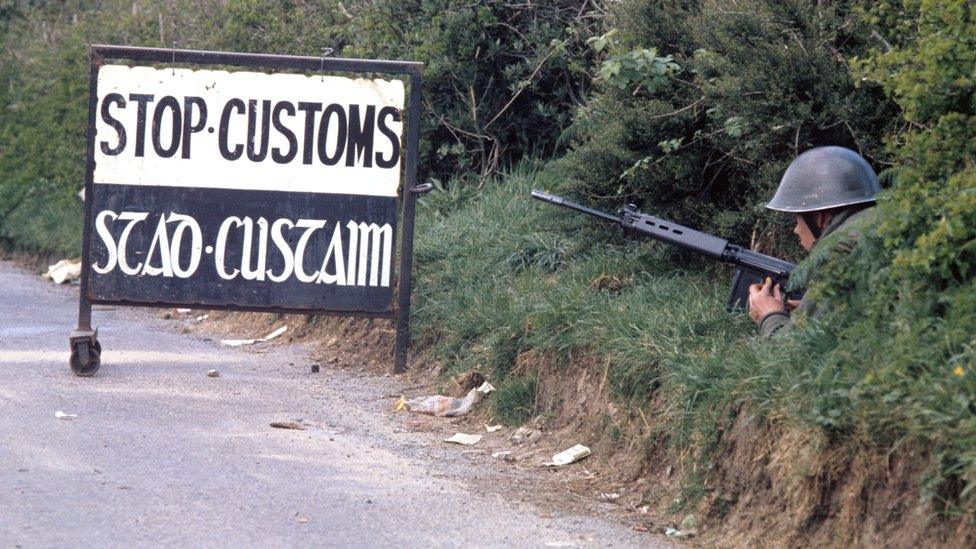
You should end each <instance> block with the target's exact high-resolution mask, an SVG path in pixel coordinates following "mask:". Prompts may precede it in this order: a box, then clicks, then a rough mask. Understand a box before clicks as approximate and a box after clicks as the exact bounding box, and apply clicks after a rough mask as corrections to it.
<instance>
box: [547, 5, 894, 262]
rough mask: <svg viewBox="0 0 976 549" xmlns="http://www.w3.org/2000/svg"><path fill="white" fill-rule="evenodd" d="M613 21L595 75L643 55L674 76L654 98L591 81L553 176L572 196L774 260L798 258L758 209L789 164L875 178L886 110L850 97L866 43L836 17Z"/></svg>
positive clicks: (856, 27)
mask: <svg viewBox="0 0 976 549" xmlns="http://www.w3.org/2000/svg"><path fill="white" fill-rule="evenodd" d="M611 10H612V11H611V15H610V16H609V17H608V19H607V26H608V28H609V29H610V34H609V35H608V36H607V37H606V38H605V39H604V40H603V41H599V42H596V41H594V45H595V46H598V47H600V46H602V47H603V50H602V51H603V56H604V57H603V58H602V60H603V63H604V69H605V68H606V64H607V63H613V62H617V61H616V60H617V59H619V58H620V57H621V56H625V57H626V56H630V57H633V56H634V55H635V53H637V54H640V53H641V52H645V51H648V50H647V48H655V49H656V51H655V54H656V55H657V56H664V57H662V59H663V60H667V61H670V62H671V63H673V64H674V65H676V67H674V66H673V65H672V69H671V70H674V71H676V72H675V74H673V75H671V76H669V77H667V78H666V81H664V82H660V83H658V85H656V86H654V87H653V89H652V88H649V87H648V86H646V85H644V84H641V83H640V81H639V79H634V78H631V80H632V81H631V82H629V83H628V85H622V84H624V83H627V82H626V79H624V81H622V79H621V78H620V75H616V76H612V77H607V75H606V74H604V75H603V76H604V77H603V78H602V80H601V81H600V83H601V86H600V87H599V90H598V92H597V93H596V94H595V95H594V97H593V99H592V101H590V102H589V103H588V104H587V105H586V107H585V109H584V110H583V112H582V116H581V117H580V118H579V119H578V121H577V122H576V124H575V128H574V131H575V138H574V143H575V145H574V147H573V150H572V151H571V152H570V153H569V154H568V155H567V157H566V159H565V161H564V162H563V169H564V173H565V174H567V176H568V177H569V178H570V179H571V180H572V182H571V184H569V185H568V187H569V188H571V189H573V190H574V191H575V192H576V193H577V194H578V195H581V196H585V197H588V198H590V199H592V200H594V201H596V202H598V203H601V204H603V205H605V206H608V207H609V206H610V205H611V204H612V205H616V204H620V203H623V202H625V201H630V202H637V203H638V204H645V205H646V206H647V207H648V208H649V209H652V210H654V211H657V212H659V213H660V214H661V215H662V216H668V217H674V218H676V220H677V221H679V222H683V223H685V224H688V225H691V226H695V227H698V228H701V229H703V230H710V231H715V232H718V233H720V234H722V235H723V236H726V237H729V238H735V239H736V240H738V241H740V242H742V243H744V244H747V245H750V244H751V245H752V246H753V247H758V248H761V249H763V250H765V251H767V252H779V253H786V252H790V251H792V252H796V248H795V247H794V246H793V245H792V238H791V236H790V235H789V231H788V230H783V227H782V226H781V221H780V220H779V219H778V218H777V217H776V216H774V215H771V214H767V213H766V212H764V211H763V208H762V204H763V203H765V201H767V200H768V199H769V198H770V197H771V196H772V191H773V189H775V186H776V185H777V183H778V182H779V178H780V176H781V175H782V173H783V171H784V170H785V168H786V166H787V164H788V163H789V161H790V160H792V158H793V157H795V156H796V155H797V154H798V153H800V152H803V151H804V150H806V149H808V148H811V147H814V146H818V145H827V144H833V145H843V146H847V147H850V148H853V149H855V150H860V151H861V152H862V153H863V154H864V155H865V156H866V157H867V158H868V159H869V160H871V161H872V163H873V164H874V165H875V166H876V167H878V168H883V167H884V166H885V165H886V160H887V156H886V153H885V152H884V150H883V147H882V136H883V135H885V134H886V133H888V132H889V131H891V130H892V129H893V128H895V125H896V124H897V116H896V115H897V110H896V109H895V108H894V107H893V105H892V103H890V102H888V101H886V100H885V99H884V96H883V94H882V93H881V91H880V89H879V87H878V86H873V85H864V86H861V87H855V86H854V81H853V78H851V76H850V74H849V70H848V67H847V65H846V62H845V58H846V57H848V56H851V55H854V54H857V53H860V52H864V51H866V47H867V45H868V43H869V40H870V38H869V36H870V30H869V29H867V28H866V25H865V24H864V23H863V22H862V21H861V20H860V19H859V18H858V16H857V15H856V14H855V13H852V11H851V9H850V8H849V7H848V5H847V3H844V2H808V1H805V0H790V1H786V2H782V1H771V0H748V1H745V2H738V3H737V4H736V8H735V10H729V9H727V3H725V2H717V1H705V2H693V3H687V2H675V1H670V0H626V1H623V2H619V3H615V4H613V5H612V7H611ZM657 70H658V71H659V72H660V71H661V69H660V68H657ZM757 219H758V221H757ZM766 235H768V236H766Z"/></svg>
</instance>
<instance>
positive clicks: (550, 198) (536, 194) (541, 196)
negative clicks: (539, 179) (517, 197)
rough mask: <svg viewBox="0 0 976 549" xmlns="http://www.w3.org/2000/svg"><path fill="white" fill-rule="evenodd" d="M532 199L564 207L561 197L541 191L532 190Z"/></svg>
mask: <svg viewBox="0 0 976 549" xmlns="http://www.w3.org/2000/svg"><path fill="white" fill-rule="evenodd" d="M532 198H535V199H537V200H541V201H543V202H548V203H550V204H558V205H560V206H562V205H563V202H564V201H563V199H562V198H561V197H558V196H556V195H552V194H549V193H547V192H545V191H540V190H539V189H532Z"/></svg>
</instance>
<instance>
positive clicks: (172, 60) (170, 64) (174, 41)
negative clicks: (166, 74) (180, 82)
mask: <svg viewBox="0 0 976 549" xmlns="http://www.w3.org/2000/svg"><path fill="white" fill-rule="evenodd" d="M178 43H179V42H177V41H176V40H173V49H172V53H173V57H171V58H170V61H169V68H170V70H171V71H172V74H173V75H174V76H175V75H176V67H175V66H174V65H176V44H178Z"/></svg>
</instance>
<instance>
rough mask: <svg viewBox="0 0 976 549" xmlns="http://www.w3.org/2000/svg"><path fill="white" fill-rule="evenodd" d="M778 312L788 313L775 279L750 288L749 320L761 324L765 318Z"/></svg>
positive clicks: (768, 279)
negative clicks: (774, 281)
mask: <svg viewBox="0 0 976 549" xmlns="http://www.w3.org/2000/svg"><path fill="white" fill-rule="evenodd" d="M777 312H782V313H787V310H786V300H785V299H784V297H783V292H782V290H780V288H779V284H773V279H771V278H767V279H766V280H765V281H764V282H763V283H762V284H753V285H751V286H749V318H751V319H752V321H753V322H756V323H759V321H760V320H762V318H763V317H764V316H766V315H768V314H769V313H777ZM787 314H788V313H787Z"/></svg>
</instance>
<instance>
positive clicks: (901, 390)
mask: <svg viewBox="0 0 976 549" xmlns="http://www.w3.org/2000/svg"><path fill="white" fill-rule="evenodd" d="M559 183H560V182H559V181H558V180H557V179H556V178H555V176H554V175H553V174H552V173H551V172H550V171H547V169H546V168H545V167H538V166H535V167H533V166H531V165H528V164H526V165H523V166H521V167H519V168H517V169H515V170H514V172H513V173H511V174H510V175H509V176H507V177H505V178H504V179H503V180H501V181H492V182H487V183H485V184H484V185H483V186H482V187H480V188H476V187H473V186H467V187H464V188H462V189H458V190H446V191H445V190H442V191H440V192H437V193H432V194H431V195H428V197H426V198H424V200H423V202H422V204H421V208H420V209H419V211H418V223H419V226H418V227H419V228H418V234H417V241H416V250H417V255H416V262H417V269H418V273H417V278H416V280H417V286H416V288H417V290H416V291H417V296H416V298H415V301H414V303H415V305H414V306H415V311H416V321H415V322H416V325H417V326H418V327H419V330H420V331H421V332H422V333H423V336H424V338H425V341H427V342H428V343H430V344H432V345H433V348H434V352H435V353H436V356H438V357H439V358H440V359H441V360H443V361H444V363H445V364H446V368H445V372H447V373H450V374H453V373H459V372H463V371H468V370H474V369H477V370H480V371H482V372H483V373H486V374H488V375H489V376H491V378H492V380H493V383H495V384H496V385H497V386H498V388H499V396H500V397H501V398H496V402H495V404H494V405H495V408H496V414H497V416H498V417H499V418H501V419H502V420H503V421H505V422H507V423H518V422H520V421H523V420H524V419H526V418H527V417H528V415H529V414H528V412H531V413H534V414H538V413H544V412H545V410H538V409H530V408H527V407H528V406H529V405H530V404H532V403H534V400H535V399H534V393H535V391H534V388H535V386H536V385H535V384H536V382H537V381H538V383H542V382H543V381H546V380H544V379H543V378H537V377H536V376H538V375H542V374H540V373H538V372H536V371H532V370H531V366H529V367H524V366H523V367H522V368H521V369H517V368H515V365H516V362H517V361H516V358H517V357H518V356H519V355H520V354H521V353H523V352H526V351H529V350H534V351H538V352H540V353H541V354H544V355H545V356H548V357H555V359H556V360H557V361H559V362H560V363H562V364H564V365H565V364H568V360H569V356H570V354H571V352H578V351H583V352H586V353H591V354H593V355H594V356H596V358H597V359H598V360H599V362H600V363H601V364H607V363H608V362H609V364H610V365H611V367H610V375H609V382H610V383H609V387H610V389H611V390H612V391H613V394H614V395H615V396H616V397H617V398H618V399H619V400H620V401H622V402H624V403H627V404H629V405H631V406H635V407H642V406H647V405H648V404H650V402H651V400H652V399H654V400H655V401H656V402H657V404H658V405H660V404H661V403H663V405H664V410H665V411H664V415H663V416H658V417H659V421H662V420H661V419H660V418H661V417H663V418H664V420H663V421H662V424H661V425H658V426H655V429H654V431H655V434H654V435H653V436H654V437H655V441H665V443H666V444H667V445H668V450H670V452H671V455H673V456H684V457H685V458H686V459H690V460H692V461H693V462H694V464H693V465H696V466H692V467H689V468H688V470H690V471H700V470H703V469H704V470H709V469H710V468H711V466H712V464H713V462H714V459H715V458H716V456H717V455H719V453H720V451H721V450H722V448H723V445H724V444H725V441H724V440H723V434H724V433H726V432H728V429H729V427H730V426H731V425H732V423H733V422H734V421H735V420H736V417H737V416H738V414H739V413H740V411H741V410H746V411H747V412H748V414H749V417H751V418H754V419H757V420H762V419H763V418H766V419H770V420H771V421H775V422H780V423H782V422H786V423H787V424H792V425H793V426H794V427H796V428H797V429H801V430H804V432H807V431H809V432H815V433H819V434H820V436H821V437H822V439H823V440H824V441H826V442H827V443H829V444H831V445H833V446H834V447H843V448H844V450H843V451H842V452H837V453H836V455H843V456H848V458H850V459H853V456H857V455H858V454H860V453H865V452H867V453H871V454H876V455H885V454H886V453H889V452H893V451H895V450H896V449H897V450H898V451H900V452H908V453H909V455H912V456H916V459H917V460H918V462H919V463H920V464H922V466H921V469H923V470H925V471H926V472H925V475H926V477H925V478H924V479H919V480H920V481H921V483H922V484H924V485H925V486H928V487H929V488H926V490H927V494H928V495H929V496H931V498H932V499H933V501H945V502H950V503H947V504H946V505H943V508H944V509H947V510H950V511H951V512H953V513H961V514H969V515H971V514H972V510H973V495H974V494H973V490H972V489H970V488H968V487H971V486H973V485H974V483H976V482H974V481H976V468H974V467H973V464H974V463H976V457H974V456H976V454H974V452H973V451H972V450H971V448H972V447H973V446H972V444H973V443H974V442H976V431H974V429H973V425H976V423H974V421H976V420H974V419H973V418H974V417H976V416H974V412H973V405H972V404H971V403H972V402H976V399H974V396H973V395H974V394H976V393H974V391H973V390H972V389H973V379H972V378H971V377H968V376H966V377H958V376H957V377H955V378H954V377H953V376H952V375H951V373H949V370H947V369H946V368H944V367H942V366H940V365H939V364H940V360H941V359H940V358H939V356H941V355H940V354H939V353H940V352H941V351H940V349H941V347H940V345H941V346H943V347H947V348H948V346H947V345H946V344H945V341H947V339H946V337H948V336H940V335H939V333H947V334H951V333H953V332H952V330H953V328H952V325H951V324H947V325H946V326H944V330H942V329H941V328H940V330H942V332H940V331H938V330H936V331H935V332H933V331H932V330H929V329H927V328H925V326H924V325H926V323H927V322H928V321H926V320H925V319H926V318H928V317H929V316H928V315H931V313H928V312H925V311H922V310H920V311H919V314H918V315H915V318H918V319H919V325H917V326H908V327H905V328H904V329H907V330H921V332H922V333H925V334H928V335H927V336H925V337H922V333H919V334H918V336H919V337H917V338H915V339H914V340H913V341H916V344H914V345H915V346H914V347H912V346H911V345H909V344H908V343H907V341H908V340H909V339H911V338H908V339H906V338H905V337H900V336H899V337H896V335H897V334H895V335H893V334H892V332H891V330H890V329H889V327H888V326H887V325H886V324H885V319H884V318H881V317H866V316H865V315H864V314H863V313H859V311H860V310H863V307H861V306H859V305H858V303H859V300H866V299H877V298H878V297H877V292H873V291H872V290H870V288H871V284H873V278H872V277H876V276H878V272H879V268H878V267H872V268H867V267H864V268H863V269H862V272H863V273H865V274H864V277H862V278H864V282H863V284H864V287H862V288H860V289H858V288H857V287H855V288H854V290H853V292H852V293H851V296H850V299H851V304H850V305H843V304H842V303H841V302H835V305H836V306H835V307H834V308H833V309H834V310H833V311H830V312H828V314H827V315H826V316H825V317H824V319H822V320H810V321H809V322H807V323H806V325H805V326H804V327H803V328H802V329H795V330H793V331H792V333H791V334H789V335H787V337H781V338H777V340H776V341H772V342H771V341H764V340H761V339H759V338H758V337H757V336H756V331H755V328H754V327H753V326H752V324H751V322H749V320H748V319H747V318H746V317H745V315H743V314H732V313H728V312H726V311H725V309H724V298H725V296H726V292H727V283H728V281H729V279H730V274H731V273H729V272H728V271H727V270H726V269H725V268H723V267H719V266H716V265H715V264H711V263H707V262H703V261H702V260H697V259H695V258H689V257H687V256H684V255H680V254H676V253H675V252H674V251H673V250H671V249H669V248H667V247H665V246H663V245H661V244H658V243H654V242H649V241H646V240H640V239H636V238H631V237H626V236H623V235H621V234H620V231H619V229H615V228H613V227H610V226H606V225H601V224H599V223H598V222H596V221H593V220H591V219H589V218H586V217H584V216H582V215H580V214H577V213H574V212H572V211H569V210H565V209H561V208H556V207H554V206H551V205H547V204H544V203H541V202H537V201H534V200H531V199H530V197H529V191H530V190H531V189H532V188H533V187H541V188H546V189H549V190H552V191H558V189H559ZM867 240H868V244H870V239H867ZM867 248H870V246H869V245H866V250H865V251H864V252H863V254H862V255H863V256H864V257H863V258H861V259H858V261H861V262H863V263H864V264H865V265H867V266H872V265H875V266H877V265H882V264H883V261H882V260H881V259H879V258H872V257H871V250H870V249H867ZM963 298H965V296H962V297H960V300H963V301H965V300H964V299H963ZM965 299H968V300H969V301H973V299H972V297H971V296H970V297H968V298H965ZM957 302H960V303H961V302H962V301H959V300H957ZM918 306H920V307H922V308H924V304H920V305H918ZM960 310H962V309H960ZM966 310H967V311H971V310H976V307H972V308H968V309H966ZM957 335H958V334H957ZM940 338H941V339H940ZM940 341H941V342H940ZM893 352H897V353H896V354H897V356H892V355H890V354H889V353H893ZM933 353H934V354H933ZM926 361H928V362H927V363H926ZM913 364H916V365H918V364H928V365H925V366H924V367H922V366H913ZM919 368H920V369H919ZM912 372H915V373H912ZM967 373H968V371H967ZM549 375H552V374H549ZM557 375H558V374H557ZM879 376H883V377H879ZM649 444H660V442H649ZM845 459H846V458H845ZM695 474H696V475H697V474H698V473H695ZM699 477H700V475H699ZM699 477H695V476H694V475H689V476H688V478H687V479H685V480H686V486H687V488H688V490H687V493H686V494H685V498H684V499H683V501H685V503H684V505H685V506H691V505H693V504H694V502H695V500H696V499H697V498H699V497H701V496H702V495H703V493H704V492H702V490H700V489H699V488H700V485H701V483H702V482H703V481H702V479H701V478H699ZM879 480H881V479H879ZM696 487H698V488H696Z"/></svg>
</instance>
